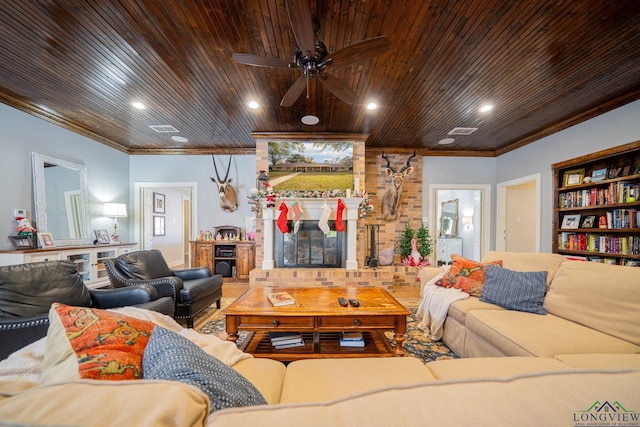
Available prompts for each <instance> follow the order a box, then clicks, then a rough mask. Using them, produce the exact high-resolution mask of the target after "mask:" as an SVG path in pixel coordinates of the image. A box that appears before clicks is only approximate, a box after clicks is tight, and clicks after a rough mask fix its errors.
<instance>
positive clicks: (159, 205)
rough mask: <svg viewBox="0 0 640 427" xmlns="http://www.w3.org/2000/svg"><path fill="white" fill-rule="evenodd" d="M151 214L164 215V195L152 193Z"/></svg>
mask: <svg viewBox="0 0 640 427" xmlns="http://www.w3.org/2000/svg"><path fill="white" fill-rule="evenodd" d="M153 213H161V214H163V213H165V205H164V194H161V193H153Z"/></svg>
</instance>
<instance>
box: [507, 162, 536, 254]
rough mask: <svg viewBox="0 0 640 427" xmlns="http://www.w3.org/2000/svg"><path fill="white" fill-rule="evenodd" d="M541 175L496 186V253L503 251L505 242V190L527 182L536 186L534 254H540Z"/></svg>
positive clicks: (524, 177)
mask: <svg viewBox="0 0 640 427" xmlns="http://www.w3.org/2000/svg"><path fill="white" fill-rule="evenodd" d="M540 179H541V175H540V174H539V173H536V174H533V175H527V176H523V177H521V178H516V179H511V180H509V181H503V182H499V183H497V184H496V193H497V194H496V251H504V250H505V241H506V238H507V190H508V189H509V187H514V186H517V185H521V184H526V183H528V182H535V184H536V189H535V192H536V201H535V203H536V205H535V210H536V219H535V227H536V241H535V245H536V252H540V247H541V237H542V236H540V229H541V224H540V222H541V215H540V202H541V200H542V194H541V188H540Z"/></svg>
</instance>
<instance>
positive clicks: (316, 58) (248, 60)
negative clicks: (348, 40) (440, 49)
mask: <svg viewBox="0 0 640 427" xmlns="http://www.w3.org/2000/svg"><path fill="white" fill-rule="evenodd" d="M287 10H288V12H289V21H291V29H292V30H293V35H294V36H295V38H296V42H297V43H298V49H297V50H296V53H295V57H294V60H295V62H289V61H285V60H283V59H280V58H269V57H265V56H259V55H252V54H249V53H234V54H233V55H232V58H233V60H234V61H235V62H237V63H239V64H245V65H253V66H256V67H276V68H298V69H299V70H300V71H302V73H303V74H302V76H300V78H299V79H298V80H296V81H295V82H294V83H293V85H292V86H291V87H290V88H289V90H287V93H285V95H284V97H283V98H282V101H281V102H280V105H281V106H283V107H290V106H292V105H293V103H294V102H296V100H297V99H298V98H299V97H300V95H301V94H302V92H303V91H304V89H305V87H307V85H308V84H309V81H310V79H312V78H318V77H319V80H320V81H321V82H322V83H323V84H324V85H325V86H326V88H327V89H328V90H329V92H331V93H333V94H334V95H335V96H337V97H338V98H340V99H341V100H343V101H344V102H346V103H347V104H353V103H355V102H357V100H358V95H357V94H356V93H355V92H354V91H353V90H351V88H350V87H349V86H347V85H346V84H344V83H343V82H341V81H340V80H339V79H337V78H336V77H334V76H332V75H330V74H327V73H326V72H325V71H326V69H327V67H328V66H329V65H333V66H342V65H351V64H355V63H356V62H360V61H364V60H367V59H370V58H373V57H375V56H378V55H381V54H383V53H385V52H386V51H387V50H389V46H390V43H389V39H388V38H387V37H386V36H379V37H373V38H370V39H367V40H363V41H361V42H358V43H354V44H352V45H350V46H347V47H345V48H343V49H340V50H338V51H336V52H334V53H332V54H330V53H329V52H327V48H326V46H325V45H324V43H322V42H321V41H320V40H317V39H316V33H317V30H318V26H317V25H314V22H313V19H312V18H311V9H310V8H309V1H308V0H288V1H287Z"/></svg>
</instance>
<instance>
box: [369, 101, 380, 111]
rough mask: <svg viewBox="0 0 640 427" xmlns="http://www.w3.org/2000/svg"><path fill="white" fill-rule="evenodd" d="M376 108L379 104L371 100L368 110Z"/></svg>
mask: <svg viewBox="0 0 640 427" xmlns="http://www.w3.org/2000/svg"><path fill="white" fill-rule="evenodd" d="M376 108H378V104H376V103H375V102H370V103H368V104H367V110H375V109H376Z"/></svg>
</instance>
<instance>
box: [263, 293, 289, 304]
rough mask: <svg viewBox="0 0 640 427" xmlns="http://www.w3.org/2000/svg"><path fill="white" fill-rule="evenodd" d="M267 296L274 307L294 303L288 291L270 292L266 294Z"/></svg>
mask: <svg viewBox="0 0 640 427" xmlns="http://www.w3.org/2000/svg"><path fill="white" fill-rule="evenodd" d="M267 298H268V299H269V301H270V302H271V304H273V306H274V307H282V306H284V305H293V304H295V303H296V300H295V299H294V298H293V297H292V296H291V295H289V293H288V292H272V293H270V294H268V295H267Z"/></svg>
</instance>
